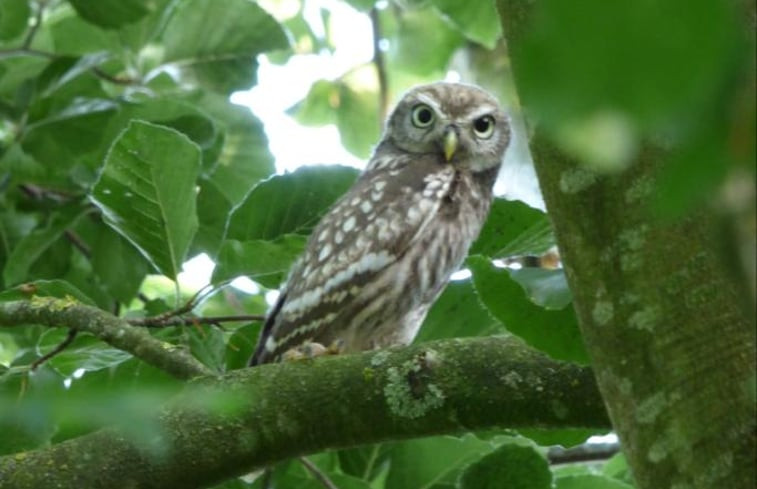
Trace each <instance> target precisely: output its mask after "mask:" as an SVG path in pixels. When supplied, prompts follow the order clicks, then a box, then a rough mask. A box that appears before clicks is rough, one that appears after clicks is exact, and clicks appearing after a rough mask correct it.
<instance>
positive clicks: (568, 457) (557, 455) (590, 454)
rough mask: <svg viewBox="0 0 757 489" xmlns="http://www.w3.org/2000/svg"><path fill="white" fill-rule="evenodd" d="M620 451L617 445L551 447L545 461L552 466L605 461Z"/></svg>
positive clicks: (595, 444)
mask: <svg viewBox="0 0 757 489" xmlns="http://www.w3.org/2000/svg"><path fill="white" fill-rule="evenodd" d="M619 451H620V444H619V443H591V444H590V443H584V444H583V445H578V446H576V447H571V448H562V447H552V448H550V449H549V452H548V453H547V459H548V460H549V463H550V464H552V465H557V464H569V463H576V462H591V461H598V460H607V459H608V458H610V457H612V456H613V455H615V454H616V453H618V452H619Z"/></svg>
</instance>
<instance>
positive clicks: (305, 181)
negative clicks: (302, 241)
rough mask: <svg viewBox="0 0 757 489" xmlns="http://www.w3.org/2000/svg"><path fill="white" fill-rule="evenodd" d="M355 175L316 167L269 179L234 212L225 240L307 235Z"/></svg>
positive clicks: (345, 169)
mask: <svg viewBox="0 0 757 489" xmlns="http://www.w3.org/2000/svg"><path fill="white" fill-rule="evenodd" d="M357 174H358V171H357V170H355V169H353V168H348V167H344V166H317V167H302V168H299V169H298V170H297V171H295V172H293V173H287V174H284V175H276V176H274V177H271V178H269V179H268V180H265V181H264V182H261V183H259V184H258V185H257V186H256V187H255V188H254V189H253V190H252V192H250V194H249V195H248V196H247V198H246V199H245V200H244V201H243V202H242V203H241V204H240V206H239V207H237V208H236V209H234V212H233V213H232V214H231V217H230V219H229V225H228V229H227V231H226V239H236V240H239V241H248V240H253V239H264V240H271V239H274V238H277V237H279V236H281V235H284V234H309V233H310V230H311V229H312V227H313V226H315V224H316V223H317V222H318V219H319V218H320V217H321V215H323V214H324V213H325V212H326V210H327V209H328V208H329V206H331V205H332V204H333V203H334V202H335V201H336V200H337V199H338V198H339V197H341V196H342V195H343V194H344V193H346V192H347V189H349V187H350V185H352V183H353V182H354V181H355V178H356V177H357Z"/></svg>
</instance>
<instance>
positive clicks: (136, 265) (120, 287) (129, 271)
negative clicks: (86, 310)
mask: <svg viewBox="0 0 757 489" xmlns="http://www.w3.org/2000/svg"><path fill="white" fill-rule="evenodd" d="M101 227H103V228H104V229H101V230H100V233H99V234H98V235H97V237H96V238H95V239H94V240H93V243H92V269H93V272H94V273H95V274H96V275H97V277H98V278H99V279H100V282H102V285H103V287H104V288H105V290H106V291H107V292H108V293H109V294H110V295H111V296H112V297H114V298H115V299H116V300H118V301H121V302H124V303H127V304H128V303H129V301H131V300H132V299H133V298H134V297H135V296H136V295H137V291H138V290H139V286H140V285H141V283H142V280H143V279H144V278H145V275H147V272H148V271H149V264H148V263H147V262H146V261H145V259H144V257H143V256H142V255H141V254H140V253H139V252H138V251H137V250H136V249H135V248H134V247H133V246H132V245H131V243H129V242H128V241H126V240H125V239H124V238H123V237H121V235H120V234H118V233H116V232H115V231H113V230H111V229H110V228H107V227H104V226H101Z"/></svg>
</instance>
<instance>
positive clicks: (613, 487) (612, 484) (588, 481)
mask: <svg viewBox="0 0 757 489" xmlns="http://www.w3.org/2000/svg"><path fill="white" fill-rule="evenodd" d="M555 489H633V486H632V485H630V484H626V483H625V482H622V481H619V480H618V479H613V478H610V477H606V476H603V475H598V474H582V475H572V476H566V477H558V478H557V479H556V480H555Z"/></svg>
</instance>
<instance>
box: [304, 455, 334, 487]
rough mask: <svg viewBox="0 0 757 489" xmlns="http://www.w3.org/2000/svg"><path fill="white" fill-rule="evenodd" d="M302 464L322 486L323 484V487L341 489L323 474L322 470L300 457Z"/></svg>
mask: <svg viewBox="0 0 757 489" xmlns="http://www.w3.org/2000/svg"><path fill="white" fill-rule="evenodd" d="M300 462H302V465H304V466H305V468H306V469H307V470H308V471H309V472H310V473H311V474H312V475H313V477H315V478H316V479H317V480H318V481H319V482H320V483H321V484H323V487H325V488H327V489H339V488H338V487H337V486H336V484H334V483H333V482H332V481H331V479H329V478H328V476H327V475H326V474H324V473H323V472H321V469H319V468H318V467H317V466H316V465H315V464H314V463H313V462H311V461H310V460H308V459H307V458H305V457H300Z"/></svg>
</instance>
